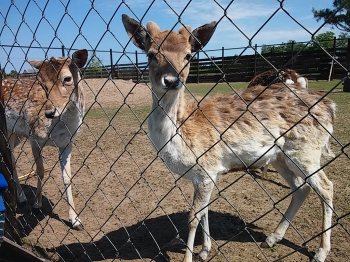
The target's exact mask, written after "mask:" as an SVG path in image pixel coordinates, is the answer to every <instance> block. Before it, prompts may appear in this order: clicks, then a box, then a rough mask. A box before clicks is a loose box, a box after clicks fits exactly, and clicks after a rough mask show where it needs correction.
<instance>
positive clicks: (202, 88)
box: [186, 80, 343, 96]
mask: <svg viewBox="0 0 350 262" xmlns="http://www.w3.org/2000/svg"><path fill="white" fill-rule="evenodd" d="M186 86H187V88H188V89H189V90H190V92H192V93H193V94H195V95H199V96H204V95H205V94H207V93H208V92H210V94H217V93H222V94H228V93H232V92H233V90H232V88H234V89H235V90H245V89H247V86H248V83H247V82H234V83H229V84H228V83H218V84H215V83H201V84H187V85H186ZM309 88H310V89H314V90H318V91H329V90H331V89H333V90H332V91H341V90H342V88H343V85H342V84H341V81H340V80H333V81H330V82H328V81H309Z"/></svg>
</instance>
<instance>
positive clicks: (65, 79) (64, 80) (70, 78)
mask: <svg viewBox="0 0 350 262" xmlns="http://www.w3.org/2000/svg"><path fill="white" fill-rule="evenodd" d="M63 83H64V84H66V85H71V84H72V77H71V76H66V77H65V78H63Z"/></svg>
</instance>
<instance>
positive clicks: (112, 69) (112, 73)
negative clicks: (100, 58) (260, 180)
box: [109, 48, 114, 79]
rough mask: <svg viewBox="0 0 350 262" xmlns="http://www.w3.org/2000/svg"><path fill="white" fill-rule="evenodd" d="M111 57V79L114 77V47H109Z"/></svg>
mask: <svg viewBox="0 0 350 262" xmlns="http://www.w3.org/2000/svg"><path fill="white" fill-rule="evenodd" d="M109 58H110V62H111V79H113V78H114V66H113V53H112V48H111V49H109Z"/></svg>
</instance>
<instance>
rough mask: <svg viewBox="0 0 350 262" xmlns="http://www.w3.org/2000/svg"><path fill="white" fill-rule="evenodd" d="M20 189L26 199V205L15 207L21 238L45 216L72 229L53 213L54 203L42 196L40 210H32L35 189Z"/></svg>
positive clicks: (28, 187)
mask: <svg viewBox="0 0 350 262" xmlns="http://www.w3.org/2000/svg"><path fill="white" fill-rule="evenodd" d="M22 189H23V191H24V193H25V195H26V197H27V204H26V205H25V206H21V205H17V210H16V211H17V214H19V215H18V216H17V220H18V226H19V231H20V235H21V237H25V236H28V235H29V234H30V232H31V231H32V230H33V229H34V228H35V227H36V226H37V225H38V224H39V223H40V221H42V220H43V219H44V218H45V217H47V216H49V217H51V218H53V219H57V220H59V221H60V222H62V223H64V224H65V225H67V226H68V227H72V225H71V223H70V222H69V221H67V220H65V219H62V218H60V216H59V215H58V214H55V213H53V206H54V203H53V202H51V201H50V199H48V198H47V197H45V196H44V195H43V196H42V208H40V209H33V208H32V206H33V203H34V201H35V194H36V187H32V186H30V185H22ZM17 204H18V203H17Z"/></svg>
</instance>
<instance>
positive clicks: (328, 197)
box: [122, 15, 335, 262]
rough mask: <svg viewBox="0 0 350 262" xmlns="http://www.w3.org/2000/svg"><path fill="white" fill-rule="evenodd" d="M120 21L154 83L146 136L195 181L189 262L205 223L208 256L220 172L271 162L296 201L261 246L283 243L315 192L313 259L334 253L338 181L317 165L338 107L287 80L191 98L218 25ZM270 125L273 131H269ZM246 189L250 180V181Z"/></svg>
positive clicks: (174, 166) (177, 169)
mask: <svg viewBox="0 0 350 262" xmlns="http://www.w3.org/2000/svg"><path fill="white" fill-rule="evenodd" d="M122 21H123V24H124V27H125V29H126V32H127V34H128V35H129V37H130V38H131V41H132V42H133V43H134V44H135V45H136V46H137V47H139V48H140V49H141V50H143V51H144V52H145V53H146V54H147V56H148V61H149V62H148V63H149V64H148V66H149V79H150V83H151V88H152V99H153V103H152V111H151V113H150V115H149V118H148V132H149V137H150V139H151V141H152V143H153V146H154V148H155V150H156V151H157V154H158V155H159V156H160V157H161V158H162V159H163V161H164V162H165V163H166V165H167V167H169V169H170V170H171V171H172V172H174V173H177V174H178V175H180V176H181V177H184V178H187V179H189V180H190V181H192V184H193V186H194V197H193V204H192V208H191V210H190V213H189V223H188V226H189V235H188V239H187V249H186V253H185V257H184V260H183V261H185V262H189V261H192V256H193V245H194V239H195V232H196V229H197V227H198V225H199V223H200V225H201V226H202V228H203V237H202V248H201V250H200V252H199V254H198V256H199V258H200V259H201V260H205V259H206V258H207V257H208V254H209V252H210V249H211V240H210V234H209V224H208V207H209V200H210V196H211V193H212V190H213V188H214V186H215V182H216V180H217V178H218V176H219V175H222V174H226V173H228V172H230V171H240V170H249V169H256V168H259V167H261V166H263V165H266V164H267V163H271V164H272V165H273V166H274V167H275V168H276V169H277V171H278V172H279V173H280V174H281V175H282V177H283V178H284V179H285V180H286V182H287V183H288V184H289V186H290V189H291V191H292V200H291V203H290V205H289V207H288V209H287V211H286V213H285V214H284V216H283V217H282V220H281V221H280V223H279V225H278V226H277V228H276V230H275V231H274V232H273V233H272V234H270V235H269V236H268V237H267V238H266V240H265V242H264V243H263V244H262V246H264V247H272V246H273V245H275V244H276V243H277V242H278V241H280V240H282V238H283V236H284V234H285V232H286V230H287V228H288V226H289V224H290V222H291V221H292V219H293V217H294V216H295V214H296V213H297V211H298V209H299V208H300V206H301V205H302V203H303V201H304V200H305V198H306V196H307V195H308V194H309V192H310V190H311V189H313V190H314V191H316V192H317V194H318V195H319V196H320V198H321V202H322V205H323V213H324V217H323V227H322V232H323V233H322V239H321V245H320V248H319V250H318V251H317V252H316V255H315V259H316V260H317V261H324V260H325V258H326V256H327V254H328V252H329V251H330V235H331V217H332V197H333V185H332V182H331V181H329V180H328V179H327V177H326V175H325V173H324V172H323V171H322V169H321V166H320V158H321V153H322V152H324V153H327V154H330V150H323V148H324V149H328V146H327V145H328V140H329V137H330V134H331V132H332V130H333V122H334V117H335V104H334V103H333V102H332V101H331V100H329V99H327V98H323V96H322V95H321V94H320V93H318V92H316V91H313V90H308V89H303V88H297V87H296V86H295V85H289V88H290V89H291V90H293V92H294V93H296V94H297V96H296V95H295V94H294V93H293V92H291V91H289V89H288V88H286V87H285V85H283V84H274V85H271V86H270V87H269V88H267V89H266V90H265V92H262V91H263V89H264V88H265V87H263V86H260V85H258V86H255V87H251V88H249V89H247V90H246V91H244V92H243V93H241V94H240V95H238V94H232V95H216V96H208V97H205V98H204V99H202V100H201V101H200V102H189V101H186V99H185V95H184V85H185V82H186V78H187V76H188V73H189V67H190V63H189V62H190V60H191V54H193V53H194V52H197V51H198V50H200V49H201V48H203V47H204V46H205V45H206V44H207V43H208V41H209V40H210V38H211V36H212V35H213V33H214V30H215V28H216V25H217V24H216V22H211V23H208V24H205V25H203V26H201V27H198V28H197V29H195V30H193V31H191V28H190V27H189V26H185V27H182V28H180V30H179V32H178V33H177V32H174V31H169V30H165V31H161V30H160V28H159V26H158V25H157V24H156V23H154V22H148V23H147V27H146V28H145V27H144V26H143V25H142V24H141V23H139V22H138V21H136V20H134V19H133V18H130V17H129V16H127V15H123V16H122ZM298 97H300V99H299V98H298ZM267 130H268V131H267ZM247 186H248V185H247Z"/></svg>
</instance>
